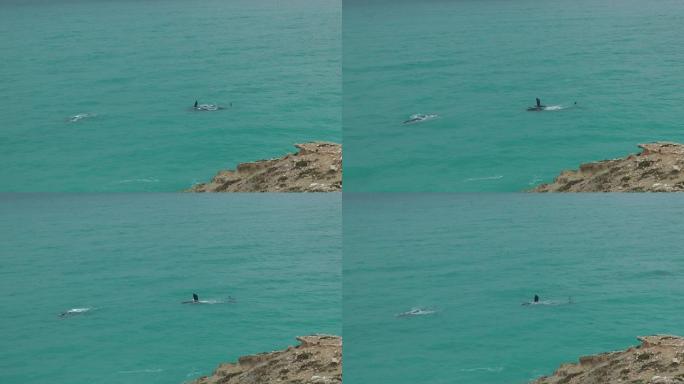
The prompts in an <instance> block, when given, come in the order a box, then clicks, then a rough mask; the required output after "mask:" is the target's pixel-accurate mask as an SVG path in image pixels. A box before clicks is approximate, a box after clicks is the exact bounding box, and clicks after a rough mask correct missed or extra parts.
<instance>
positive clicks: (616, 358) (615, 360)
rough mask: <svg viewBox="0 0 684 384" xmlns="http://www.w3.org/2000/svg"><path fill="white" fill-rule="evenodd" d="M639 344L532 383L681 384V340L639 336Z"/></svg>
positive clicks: (683, 376) (683, 349)
mask: <svg viewBox="0 0 684 384" xmlns="http://www.w3.org/2000/svg"><path fill="white" fill-rule="evenodd" d="M637 339H638V340H639V341H641V345H639V346H636V347H631V348H628V349H626V350H624V351H618V352H608V353H602V354H599V355H592V356H584V357H580V359H579V362H578V363H574V364H563V365H561V366H560V368H558V370H557V371H556V372H555V373H554V374H553V375H552V376H546V377H542V378H540V379H537V380H536V381H534V382H533V383H534V384H561V383H562V384H608V383H611V384H612V383H624V384H637V383H638V384H674V383H684V364H682V362H684V338H681V337H679V336H669V335H656V336H645V337H638V338H637Z"/></svg>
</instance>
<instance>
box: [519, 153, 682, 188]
mask: <svg viewBox="0 0 684 384" xmlns="http://www.w3.org/2000/svg"><path fill="white" fill-rule="evenodd" d="M639 147H640V148H641V149H642V151H641V153H638V154H633V155H629V156H627V157H625V158H620V159H613V160H602V161H597V162H593V163H586V164H582V165H580V167H579V169H578V170H568V171H563V172H561V174H560V175H559V176H558V177H556V179H555V180H554V181H553V182H552V183H549V184H542V185H540V186H538V187H536V188H534V189H533V190H532V192H682V191H684V171H683V170H684V145H682V144H678V143H667V142H659V143H651V144H640V145H639Z"/></svg>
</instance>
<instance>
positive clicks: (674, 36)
mask: <svg viewBox="0 0 684 384" xmlns="http://www.w3.org/2000/svg"><path fill="white" fill-rule="evenodd" d="M343 13H344V14H343V50H344V53H343V70H344V108H343V110H344V113H343V119H344V143H345V189H346V190H348V191H362V192H365V191H428V192H429V191H459V192H463V191H520V190H524V189H528V188H531V187H532V186H533V185H536V184H538V183H540V182H542V181H550V180H552V179H553V177H554V176H555V175H557V174H558V173H559V172H560V171H561V170H562V169H565V168H576V167H577V166H578V165H579V164H580V163H581V162H586V161H592V160H600V159H604V158H611V157H618V156H624V155H627V154H628V153H632V152H636V151H637V148H636V145H637V144H639V143H642V142H650V141H655V140H670V141H679V142H682V141H684V123H683V122H684V108H682V106H684V92H682V88H683V87H684V66H682V65H681V63H682V62H684V49H683V48H682V46H681V44H680V42H679V41H680V40H681V37H682V36H684V2H682V1H677V0H662V1H657V2H655V3H649V4H645V3H644V2H643V1H638V0H618V1H608V0H598V1H596V0H578V1H572V2H568V1H560V0H556V1H536V0H517V1H505V0H489V1H476V0H454V1H441V0H426V1H422V0H420V1H419V0H414V1H403V0H400V1H384V0H382V1H380V0H373V1H362V0H346V1H345V2H344V12H343ZM535 97H540V98H541V99H542V102H543V103H544V104H546V105H547V106H555V109H557V110H556V111H545V112H542V113H538V112H534V113H533V112H526V111H525V109H526V107H528V106H531V105H533V104H534V99H535ZM575 101H576V102H577V105H576V106H575V105H574V102H575ZM417 113H422V114H436V115H439V117H438V118H436V119H433V120H430V121H424V122H422V123H417V124H410V125H404V124H402V122H403V121H404V120H406V119H408V118H409V116H410V115H412V114H417Z"/></svg>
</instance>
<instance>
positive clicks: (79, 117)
mask: <svg viewBox="0 0 684 384" xmlns="http://www.w3.org/2000/svg"><path fill="white" fill-rule="evenodd" d="M95 116H96V115H95V114H94V113H79V114H76V115H73V116H69V118H68V119H67V122H69V123H76V122H79V121H81V120H84V119H88V118H91V117H95Z"/></svg>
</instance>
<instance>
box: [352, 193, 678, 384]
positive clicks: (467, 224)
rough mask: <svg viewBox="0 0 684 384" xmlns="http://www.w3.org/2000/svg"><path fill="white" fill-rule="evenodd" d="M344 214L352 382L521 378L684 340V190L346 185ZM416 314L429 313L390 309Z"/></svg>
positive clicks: (471, 382)
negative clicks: (413, 191) (658, 336)
mask: <svg viewBox="0 0 684 384" xmlns="http://www.w3.org/2000/svg"><path fill="white" fill-rule="evenodd" d="M343 211H344V337H345V341H344V342H345V345H344V348H345V383H347V384H357V383H395V384H404V383H406V384H409V383H431V384H442V383H443V384H447V383H462V384H475V383H491V384H497V383H501V384H503V383H506V384H514V383H520V384H522V383H525V382H527V381H528V380H531V379H533V378H536V377H538V376H540V375H543V374H551V373H552V372H553V371H554V370H555V369H556V368H557V367H558V366H559V365H560V364H561V363H563V362H570V361H577V358H578V357H579V356H580V355H586V354H593V353H599V352H605V351H610V350H616V349H622V348H625V347H627V346H630V345H634V344H636V343H637V341H636V339H635V337H636V336H639V335H649V334H655V333H673V334H679V335H682V334H684V324H682V321H681V318H682V313H683V312H684V302H682V296H684V277H683V276H684V258H683V257H682V249H681V233H682V231H684V222H683V221H682V220H681V217H682V215H683V214H684V198H682V196H680V195H657V196H656V195H644V194H640V195H633V194H629V195H621V194H611V195H595V194H584V195H562V196H561V195H553V196H539V195H526V194H485V195H470V194H460V195H459V194H455V195H444V194H423V195H421V194H418V195H403V194H385V195H382V194H380V195H364V194H347V193H345V196H344V209H343ZM534 294H539V295H540V296H541V300H542V301H551V302H552V303H551V304H556V305H537V306H523V305H521V304H522V303H523V302H526V301H529V300H531V299H532V296H533V295H534ZM568 298H571V299H572V302H573V304H568ZM412 308H422V309H424V310H433V311H435V313H434V314H431V315H423V316H413V317H396V314H399V313H402V312H405V311H409V310H411V309H412Z"/></svg>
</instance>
